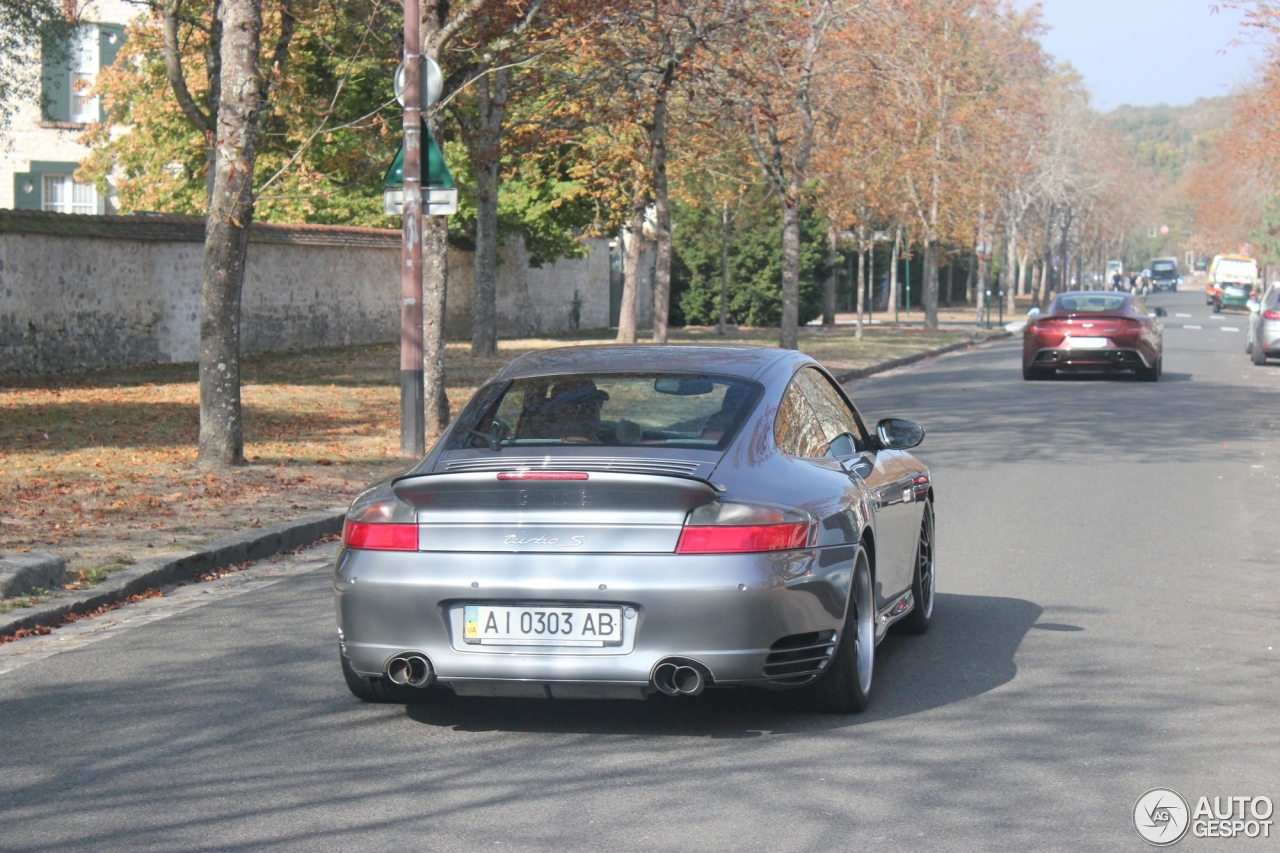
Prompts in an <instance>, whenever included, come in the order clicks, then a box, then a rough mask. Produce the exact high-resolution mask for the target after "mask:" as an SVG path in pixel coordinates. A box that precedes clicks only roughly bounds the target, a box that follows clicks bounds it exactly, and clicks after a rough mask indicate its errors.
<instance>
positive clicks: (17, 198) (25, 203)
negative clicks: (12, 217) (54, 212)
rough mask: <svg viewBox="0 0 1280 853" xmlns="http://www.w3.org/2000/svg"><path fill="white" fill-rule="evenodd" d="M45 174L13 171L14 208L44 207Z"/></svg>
mask: <svg viewBox="0 0 1280 853" xmlns="http://www.w3.org/2000/svg"><path fill="white" fill-rule="evenodd" d="M43 177H44V176H43V175H39V174H36V173H35V172H14V173H13V209H14V210H42V209H44V191H43V188H42V184H43V183H44V180H43Z"/></svg>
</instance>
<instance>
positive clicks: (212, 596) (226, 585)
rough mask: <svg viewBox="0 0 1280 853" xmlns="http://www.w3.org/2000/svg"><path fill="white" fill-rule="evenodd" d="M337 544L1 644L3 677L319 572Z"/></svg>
mask: <svg viewBox="0 0 1280 853" xmlns="http://www.w3.org/2000/svg"><path fill="white" fill-rule="evenodd" d="M335 553H337V547H336V543H326V544H324V545H317V546H314V547H312V548H308V549H307V550H305V551H303V552H301V553H299V554H296V555H292V556H290V557H286V558H285V559H283V560H281V561H280V562H276V563H271V562H265V561H264V562H261V563H256V564H255V565H252V566H250V567H249V568H247V569H244V570H242V571H239V572H234V573H232V574H230V575H227V576H226V577H224V578H219V579H217V580H213V581H208V582H206V583H188V584H184V585H182V586H177V587H170V588H167V589H166V590H165V594H164V595H163V596H162V597H160V598H148V599H144V600H143V601H139V602H137V603H135V604H126V605H125V606H123V607H118V608H116V609H115V610H108V611H107V612H106V613H103V614H102V615H101V616H96V617H94V618H92V619H81V620H80V621H78V622H72V623H71V624H70V625H64V626H63V627H61V628H55V629H54V630H53V631H51V632H50V633H48V634H40V635H36V636H33V637H24V638H23V639H21V640H14V641H13V642H11V643H6V644H4V645H2V646H0V676H2V675H4V674H5V673H7V672H12V671H13V670H15V669H17V668H18V667H20V666H26V665H27V664H29V663H35V662H36V661H38V660H43V659H44V658H47V657H51V656H53V655H56V654H59V653H61V652H69V651H71V650H72V649H78V648H81V647H82V646H87V645H89V644H90V643H96V642H98V641H100V640H105V639H107V638H109V637H112V636H114V635H116V634H118V633H120V632H122V631H127V630H129V629H130V628H137V627H140V626H142V625H147V624H149V623H151V622H156V621H158V620H160V619H167V618H169V617H170V616H177V615H178V614H179V613H185V612H187V611H188V610H194V609H195V608H197V607H203V606H204V605H206V604H211V603H213V602H214V601H217V600H221V599H224V598H230V597H231V596H235V595H240V594H242V593H246V592H252V591H253V590H256V589H262V588H264V587H268V586H272V585H273V584H277V583H279V582H280V581H282V580H284V579H285V578H286V577H290V576H292V575H300V574H304V573H306V572H314V571H316V570H317V569H324V568H328V567H330V566H332V565H333V558H334V554H335Z"/></svg>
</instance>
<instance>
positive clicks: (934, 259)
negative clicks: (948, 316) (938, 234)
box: [924, 238, 938, 330]
mask: <svg viewBox="0 0 1280 853" xmlns="http://www.w3.org/2000/svg"><path fill="white" fill-rule="evenodd" d="M924 327H925V329H926V330H933V329H937V328H938V243H937V240H935V239H933V238H930V239H929V241H928V242H926V243H925V247H924Z"/></svg>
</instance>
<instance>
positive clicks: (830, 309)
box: [822, 225, 862, 334]
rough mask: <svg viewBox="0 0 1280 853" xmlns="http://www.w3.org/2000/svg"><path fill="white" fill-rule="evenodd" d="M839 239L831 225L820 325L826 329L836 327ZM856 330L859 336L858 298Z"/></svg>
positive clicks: (860, 322)
mask: <svg viewBox="0 0 1280 853" xmlns="http://www.w3.org/2000/svg"><path fill="white" fill-rule="evenodd" d="M838 239H839V237H838V236H837V235H836V227H835V226H834V225H831V226H829V227H828V228H827V266H828V267H829V270H828V272H827V281H826V284H825V285H823V288H822V325H823V327H824V328H827V329H834V328H835V325H836V270H838V269H839V268H840V253H839V252H838V251H837V249H838V245H837V241H838ZM858 305H859V309H858V330H859V334H861V330H862V309H861V305H862V301H861V296H859V301H858Z"/></svg>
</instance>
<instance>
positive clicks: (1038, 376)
mask: <svg viewBox="0 0 1280 853" xmlns="http://www.w3.org/2000/svg"><path fill="white" fill-rule="evenodd" d="M1022 378H1023V379H1025V380H1026V381H1028V382H1038V381H1040V380H1042V379H1048V378H1049V373H1048V372H1047V371H1045V370H1040V369H1038V368H1035V367H1031V366H1030V365H1026V364H1024V365H1022Z"/></svg>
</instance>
